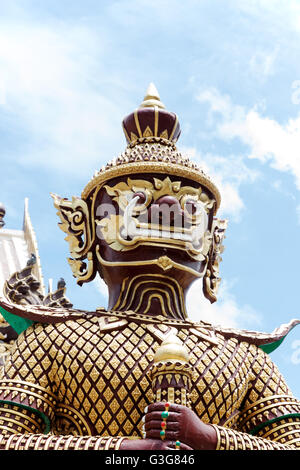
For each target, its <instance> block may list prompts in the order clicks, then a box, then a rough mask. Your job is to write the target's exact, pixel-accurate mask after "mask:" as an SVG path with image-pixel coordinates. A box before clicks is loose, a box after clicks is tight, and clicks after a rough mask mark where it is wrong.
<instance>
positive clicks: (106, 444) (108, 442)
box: [104, 437, 113, 450]
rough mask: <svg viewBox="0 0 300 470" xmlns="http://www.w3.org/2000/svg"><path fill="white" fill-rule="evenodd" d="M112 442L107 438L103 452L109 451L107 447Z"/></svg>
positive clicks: (110, 438) (111, 438)
mask: <svg viewBox="0 0 300 470" xmlns="http://www.w3.org/2000/svg"><path fill="white" fill-rule="evenodd" d="M112 440H113V437H109V438H108V439H107V441H106V443H105V446H104V450H109V445H110V443H111V441H112Z"/></svg>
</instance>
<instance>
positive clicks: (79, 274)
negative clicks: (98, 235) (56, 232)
mask: <svg viewBox="0 0 300 470" xmlns="http://www.w3.org/2000/svg"><path fill="white" fill-rule="evenodd" d="M51 196H52V198H53V201H54V206H55V208H56V209H57V210H58V212H57V215H58V216H59V218H60V220H61V222H60V223H59V224H58V225H59V227H60V228H61V230H62V231H63V232H65V233H66V234H67V236H66V238H65V240H66V241H67V242H68V243H69V250H70V254H71V258H68V262H69V264H70V266H71V269H72V271H73V276H74V277H76V278H77V283H78V284H79V285H81V284H82V283H84V282H88V281H91V280H93V279H94V277H95V275H96V271H95V263H94V257H93V253H92V251H91V248H92V245H93V241H94V231H93V229H92V228H91V225H90V215H89V209H88V206H87V203H86V202H85V201H84V200H82V199H80V198H78V197H72V200H71V201H69V200H68V199H64V198H61V197H60V196H57V195H56V194H51ZM84 260H87V261H84Z"/></svg>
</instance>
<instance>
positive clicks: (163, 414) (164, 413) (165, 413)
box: [161, 411, 169, 418]
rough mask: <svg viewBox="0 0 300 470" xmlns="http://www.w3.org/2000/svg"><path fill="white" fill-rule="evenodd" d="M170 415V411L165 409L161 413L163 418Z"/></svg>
mask: <svg viewBox="0 0 300 470" xmlns="http://www.w3.org/2000/svg"><path fill="white" fill-rule="evenodd" d="M168 416H169V412H168V411H163V412H162V414H161V417H162V418H168Z"/></svg>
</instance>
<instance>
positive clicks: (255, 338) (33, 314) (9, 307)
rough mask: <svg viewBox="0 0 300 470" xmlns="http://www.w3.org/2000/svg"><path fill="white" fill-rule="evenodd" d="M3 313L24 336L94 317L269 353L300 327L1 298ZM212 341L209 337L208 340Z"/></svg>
mask: <svg viewBox="0 0 300 470" xmlns="http://www.w3.org/2000/svg"><path fill="white" fill-rule="evenodd" d="M0 313H1V315H2V316H3V317H4V319H5V320H6V321H7V322H8V323H9V324H10V325H11V326H12V327H13V328H14V330H15V331H16V332H17V333H18V334H20V333H21V332H22V331H24V330H25V329H26V328H27V327H28V326H30V325H31V324H33V323H36V322H37V323H48V324H54V323H59V322H65V321H68V320H78V319H82V318H87V319H88V318H91V317H95V316H96V317H112V318H114V319H127V320H128V321H130V320H133V321H136V322H138V323H153V324H156V323H165V324H166V325H168V326H171V327H175V328H188V329H191V330H194V331H196V330H197V331H198V333H199V332H201V331H202V332H203V333H204V332H206V334H208V335H209V337H210V338H211V339H213V337H216V335H218V334H219V335H221V336H223V337H224V338H226V339H229V338H235V339H237V340H238V341H240V342H242V341H246V342H248V343H250V344H254V345H256V346H258V347H260V348H261V349H263V350H264V351H265V352H266V353H270V352H272V351H274V350H275V349H277V348H278V346H279V345H280V344H281V343H282V341H283V340H284V339H285V337H286V336H287V335H288V333H289V332H290V331H291V330H292V329H293V328H294V327H295V326H297V325H299V324H300V320H299V319H293V320H291V321H290V322H289V323H287V324H283V325H281V326H280V327H279V328H276V329H275V330H274V331H273V332H272V333H263V332H258V331H251V330H239V329H235V328H224V327H222V326H218V325H213V324H210V323H207V322H203V321H200V322H194V321H191V320H189V319H187V320H177V319H170V318H165V317H162V316H158V317H150V316H149V315H143V314H136V313H134V312H131V311H129V312H118V311H111V312H110V311H107V310H105V309H104V308H98V309H97V310H96V311H86V310H79V309H74V308H66V307H49V306H43V305H17V304H13V303H10V302H7V301H6V300H4V299H3V298H0ZM204 336H206V335H204ZM207 338H208V337H207Z"/></svg>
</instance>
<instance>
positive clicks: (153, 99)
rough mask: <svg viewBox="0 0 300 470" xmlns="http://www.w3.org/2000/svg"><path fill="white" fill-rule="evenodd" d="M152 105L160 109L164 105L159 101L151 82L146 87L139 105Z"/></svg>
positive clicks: (143, 106)
mask: <svg viewBox="0 0 300 470" xmlns="http://www.w3.org/2000/svg"><path fill="white" fill-rule="evenodd" d="M153 106H157V107H158V108H162V109H164V108H165V105H164V104H163V103H162V102H161V101H160V96H159V93H158V91H157V88H156V86H155V85H154V83H152V82H151V83H150V85H149V86H148V88H147V91H146V95H145V97H144V101H143V102H142V104H141V105H140V108H152V107H153Z"/></svg>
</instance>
